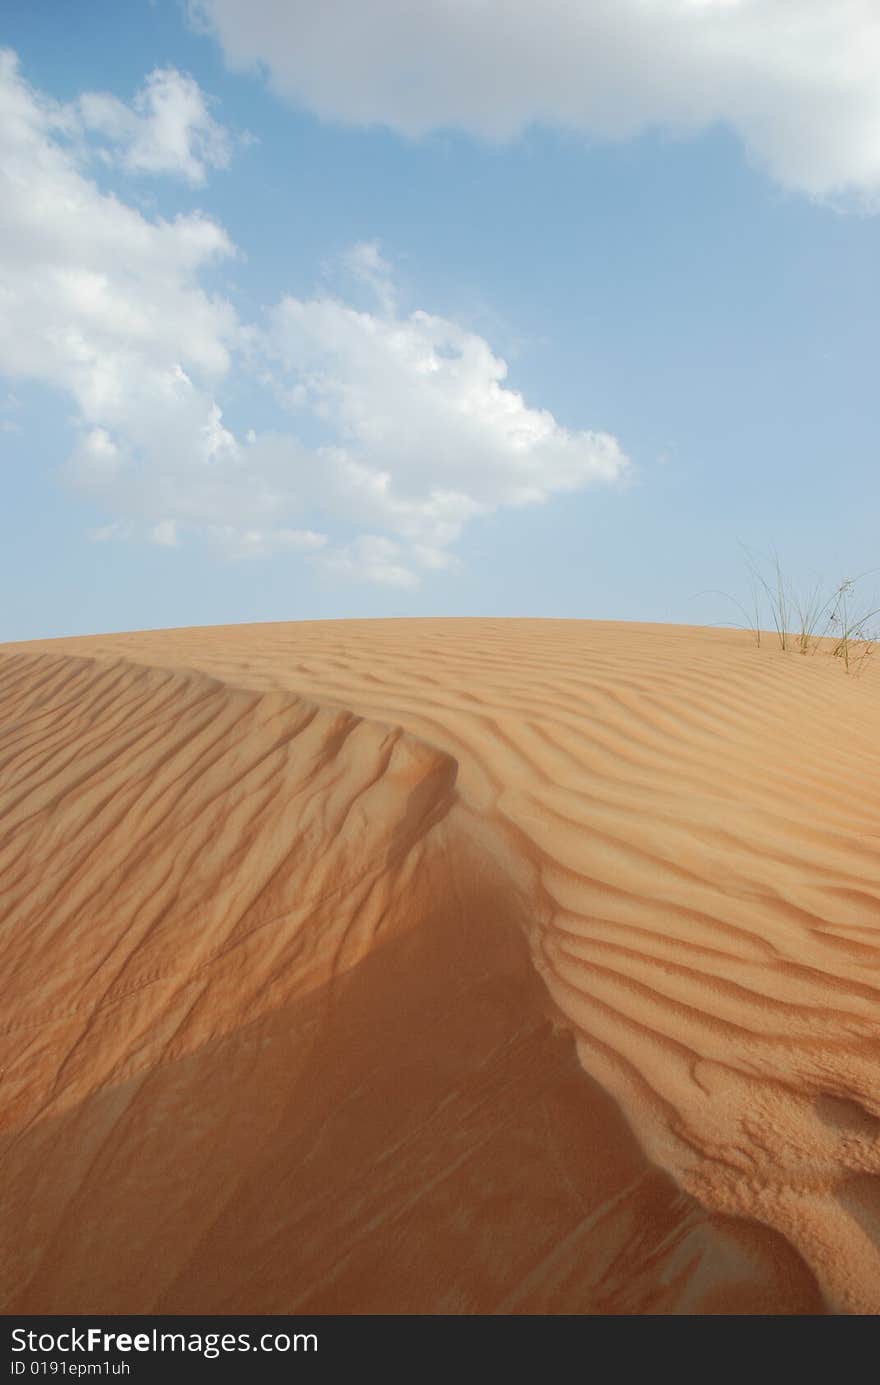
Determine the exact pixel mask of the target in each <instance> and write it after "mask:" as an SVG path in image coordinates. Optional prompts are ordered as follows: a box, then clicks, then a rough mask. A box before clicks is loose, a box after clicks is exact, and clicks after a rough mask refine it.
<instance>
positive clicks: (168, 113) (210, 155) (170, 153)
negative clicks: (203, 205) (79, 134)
mask: <svg viewBox="0 0 880 1385" xmlns="http://www.w3.org/2000/svg"><path fill="white" fill-rule="evenodd" d="M76 104H77V110H78V112H79V115H80V118H81V120H82V123H83V125H84V126H85V128H86V130H88V131H89V132H90V133H92V134H99V135H103V136H104V138H105V139H107V140H109V141H110V143H111V144H112V145H114V146H116V147H117V150H118V157H119V161H120V162H121V164H122V166H123V167H124V168H126V169H127V170H128V171H129V172H133V173H134V172H136V173H170V174H176V175H178V176H179V177H182V178H185V179H186V181H187V182H189V183H192V184H196V185H201V184H202V183H204V181H205V170H206V168H225V167H226V166H227V165H228V163H229V158H230V140H229V136H228V134H227V132H226V130H225V129H224V128H223V126H222V125H220V124H218V122H217V121H216V120H215V119H214V117H213V116H212V115H211V114H210V112H209V111H208V108H207V105H206V103H205V98H204V95H203V94H202V91H201V89H200V88H199V85H198V83H197V82H196V81H194V80H193V78H192V77H189V76H187V75H186V74H185V73H182V72H178V71H177V70H176V68H173V67H171V68H156V69H155V71H153V72H151V73H150V75H149V76H148V77H147V79H146V81H145V83H144V85H143V87H142V88H141V89H140V91H139V92H138V93H137V95H136V96H135V98H134V105H133V107H130V106H126V105H125V104H124V102H122V101H120V100H119V99H118V98H117V97H115V96H111V95H109V94H108V93H106V92H85V93H84V94H83V95H82V96H80V98H79V100H78V102H77V103H76Z"/></svg>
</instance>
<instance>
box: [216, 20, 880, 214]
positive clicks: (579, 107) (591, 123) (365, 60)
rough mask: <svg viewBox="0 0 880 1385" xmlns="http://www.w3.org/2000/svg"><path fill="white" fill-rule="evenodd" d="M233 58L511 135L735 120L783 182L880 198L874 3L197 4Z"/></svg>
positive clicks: (274, 79)
mask: <svg viewBox="0 0 880 1385" xmlns="http://www.w3.org/2000/svg"><path fill="white" fill-rule="evenodd" d="M189 7H190V13H191V15H192V16H193V18H194V20H195V21H196V22H197V24H198V25H199V26H200V27H203V28H206V29H208V30H210V31H213V32H214V33H215V34H216V35H217V37H218V38H219V40H220V43H221V44H222V46H223V50H224V53H225V55H226V58H227V60H228V61H229V62H230V64H232V65H233V66H236V67H248V66H251V65H254V64H259V65H261V66H262V67H264V68H265V69H266V71H267V72H268V75H269V78H270V81H271V83H272V85H273V87H274V88H275V89H276V90H277V91H278V92H279V93H281V94H283V95H285V96H287V97H288V98H290V99H291V100H293V101H295V102H297V103H300V104H302V105H304V106H306V107H308V108H309V109H310V110H312V111H315V112H316V113H317V114H319V115H320V116H322V117H324V118H328V119H337V120H343V121H349V122H354V123H358V124H361V123H373V122H378V123H381V124H385V125H388V126H390V127H391V128H392V129H394V130H397V131H399V132H401V133H403V134H406V135H413V136H417V135H421V134H424V133H425V132H426V131H429V130H432V129H437V128H441V127H458V128H463V129H465V130H469V131H472V132H474V133H476V134H478V135H482V136H486V137H488V138H492V139H507V138H510V137H511V136H513V135H515V134H517V133H518V132H519V131H520V130H522V129H523V128H524V127H525V126H526V125H528V124H529V123H531V122H534V121H542V122H549V123H553V124H557V125H560V126H564V127H568V128H573V129H579V130H583V131H586V132H589V133H590V134H592V135H596V136H599V137H600V138H629V137H630V136H632V135H635V134H637V133H638V132H640V131H643V130H646V129H648V128H650V127H657V126H659V127H664V128H667V129H670V130H672V131H676V132H679V133H690V132H694V131H697V130H700V129H705V128H706V127H708V126H711V125H713V124H715V123H717V122H723V123H725V124H726V125H728V126H730V127H731V128H732V129H734V130H736V131H737V132H738V134H739V135H740V137H741V138H742V139H743V141H744V142H745V144H746V146H747V148H748V150H749V151H750V153H751V155H752V156H753V157H755V158H756V159H757V160H758V161H760V162H761V163H762V164H763V165H765V166H766V167H767V168H768V169H769V170H770V172H771V173H772V174H773V175H774V176H775V177H776V178H778V179H779V180H780V181H781V182H783V183H784V184H786V185H788V186H790V187H792V188H796V189H800V190H801V191H804V192H807V193H809V194H812V195H814V196H822V197H825V196H830V195H834V194H837V193H842V192H855V193H858V194H861V195H862V196H864V197H867V198H870V199H875V198H877V197H878V195H880V80H878V76H877V74H878V72H880V6H878V4H877V0H589V3H585V0H547V3H544V4H540V5H539V4H536V3H535V0H443V3H438V4H432V5H416V4H405V3H401V0H370V3H369V4H365V3H364V0H335V3H334V4H332V5H329V4H327V3H325V0H190V6H189Z"/></svg>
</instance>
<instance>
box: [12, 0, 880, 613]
mask: <svg viewBox="0 0 880 1385" xmlns="http://www.w3.org/2000/svg"><path fill="white" fill-rule="evenodd" d="M539 16H540V20H539ZM0 48H2V49H3V50H4V55H3V61H2V64H0V177H2V180H3V185H2V188H0V304H2V311H0V480H2V485H3V492H4V500H3V504H2V509H0V524H2V547H0V562H2V564H3V588H4V591H5V592H6V600H5V601H4V602H3V603H2V605H0V610H2V619H0V640H14V639H27V638H32V637H39V636H51V635H63V634H75V633H87V632H92V631H106V630H122V629H139V628H154V627H160V626H175V625H178V626H179V625H193V624H210V623H223V622H237V621H257V620H281V619H291V620H297V619H310V618H322V617H344V616H408V615H543V616H582V617H593V618H600V619H630V620H656V621H682V622H693V623H710V622H713V621H720V620H725V619H730V618H736V612H735V611H732V610H731V609H730V608H728V607H726V606H725V604H724V603H723V601H721V600H720V599H719V598H717V597H707V596H705V595H703V596H698V595H697V593H700V592H701V591H705V589H706V588H724V589H725V590H727V591H731V592H733V593H734V594H736V595H738V596H740V597H745V596H746V594H747V591H748V578H747V573H746V571H745V567H744V563H743V558H742V554H741V551H740V548H739V547H738V545H739V544H740V543H745V544H749V545H752V546H753V547H755V548H757V549H759V550H764V551H768V550H769V549H770V548H771V547H775V548H776V549H777V550H778V552H779V554H780V557H781V559H782V560H783V562H784V563H785V566H786V568H787V569H788V571H789V572H790V574H791V575H792V578H793V579H794V580H795V581H797V582H802V583H803V584H805V585H808V584H809V583H810V582H811V581H812V580H813V578H814V577H816V576H824V577H825V578H826V579H827V580H828V581H829V583H831V582H834V581H836V580H838V579H841V578H843V577H845V576H848V575H852V574H853V573H855V572H859V571H863V570H865V569H871V568H874V567H876V566H878V565H880V551H878V539H877V514H878V498H880V497H878V484H877V474H878V408H877V402H876V396H877V389H876V384H875V376H876V372H877V323H878V322H880V276H878V273H877V265H878V258H880V256H878V252H880V215H878V212H880V196H878V194H880V79H878V77H877V72H878V71H880V14H878V11H877V9H876V6H874V5H873V4H872V3H867V2H866V3H862V0H841V3H835V4H831V2H830V0H797V4H795V3H794V0H615V4H614V5H611V4H609V3H606V2H605V0H597V3H596V4H595V5H594V6H593V7H589V6H587V7H585V6H584V5H583V4H580V3H576V2H575V0H558V2H557V4H556V5H555V6H553V7H549V8H548V7H546V6H538V5H536V4H534V3H526V0H505V3H502V0H445V3H442V4H437V5H433V6H431V7H421V6H419V5H408V6H403V7H401V6H400V4H399V3H397V0H357V3H355V0H333V3H330V0H320V3H319V0H294V3H285V4H282V3H281V0H248V3H247V4H245V3H243V2H242V0H199V3H198V5H190V6H187V5H185V4H182V3H178V0H155V3H151V2H150V0H131V3H129V4H127V5H125V6H120V5H118V4H115V3H114V4H111V3H106V2H105V3H97V2H93V3H91V4H89V5H83V6H60V5H58V4H57V3H55V0H32V3H30V4H29V5H26V6H25V5H21V6H16V7H11V6H7V7H5V11H4V14H3V17H2V21H0Z"/></svg>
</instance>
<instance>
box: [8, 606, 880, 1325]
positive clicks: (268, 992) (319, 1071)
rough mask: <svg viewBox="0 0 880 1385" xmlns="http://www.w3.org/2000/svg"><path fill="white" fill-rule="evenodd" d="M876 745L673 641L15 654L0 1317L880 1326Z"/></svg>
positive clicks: (817, 676) (856, 727) (623, 630)
mask: <svg viewBox="0 0 880 1385" xmlns="http://www.w3.org/2000/svg"><path fill="white" fill-rule="evenodd" d="M878 733H880V673H878V671H877V669H875V668H872V667H871V665H870V661H869V663H868V665H867V666H866V667H865V669H864V672H863V674H862V675H861V676H859V677H858V678H853V677H846V676H845V674H844V672H843V670H842V668H841V667H840V665H839V661H837V660H834V659H832V658H830V657H826V656H825V655H816V656H815V657H812V658H802V657H800V656H798V655H797V654H786V655H784V654H782V653H781V652H779V651H778V650H776V649H774V648H773V646H772V645H771V644H770V643H769V642H766V643H765V645H764V646H763V647H762V648H761V649H756V648H755V647H754V646H753V645H751V644H750V643H749V642H748V640H747V638H746V637H745V636H743V635H741V634H738V633H732V632H722V631H711V630H694V629H688V628H685V627H661V626H637V625H614V624H604V623H598V622H575V621H529V620H521V621H519V620H518V621H503V620H497V621H492V620H486V621H482V620H460V621H456V620H420V621H360V622H359V621H352V622H309V623H303V624H288V625H255V626H240V627H223V628H210V629H201V630H179V631H156V632H143V633H138V634H130V635H113V636H104V637H94V638H88V639H79V640H55V641H48V642H42V643H39V642H34V643H31V644H29V645H18V646H5V647H4V649H3V650H2V651H0V891H2V900H3V920H2V925H0V974H2V987H3V989H2V994H3V997H4V1006H3V1012H4V1013H3V1026H2V1028H3V1034H2V1037H0V1046H2V1047H0V1067H2V1070H3V1071H2V1078H0V1083H2V1086H0V1090H2V1095H3V1101H2V1106H0V1118H2V1125H3V1133H2V1135H0V1139H2V1146H0V1157H2V1161H3V1174H2V1186H3V1198H4V1204H5V1205H4V1209H3V1216H2V1234H3V1236H4V1238H8V1247H7V1248H6V1250H5V1253H4V1254H3V1255H2V1256H0V1259H2V1262H3V1266H4V1268H3V1271H2V1273H3V1276H4V1278H3V1282H2V1285H0V1291H2V1303H3V1306H4V1307H5V1308H6V1309H7V1311H8V1310H9V1309H14V1310H16V1311H69V1312H88V1311H95V1310H96V1309H98V1308H101V1309H103V1310H105V1311H112V1310H116V1311H123V1310H129V1311H149V1310H150V1309H154V1308H155V1309H160V1310H166V1311H171V1312H185V1311H190V1310H191V1311H206V1312H213V1311H217V1312H221V1311H233V1310H239V1311H268V1312H283V1311H288V1310H303V1311H305V1310H311V1311H317V1312H330V1311H341V1312H370V1311H384V1312H418V1311H428V1312H473V1311H480V1312H486V1311H488V1312H493V1311H497V1312H628V1313H637V1312H692V1311H699V1312H762V1311H764V1312H815V1311H819V1310H820V1309H821V1306H822V1304H823V1303H824V1304H825V1305H827V1306H829V1307H830V1308H832V1309H833V1310H836V1311H845V1312H872V1313H874V1312H877V1311H880V1287H878V1286H880V1180H878V1174H880V1042H878V1030H880V1025H878V998H880V975H878V962H880V946H878V944H880V874H878V847H880V734H878Z"/></svg>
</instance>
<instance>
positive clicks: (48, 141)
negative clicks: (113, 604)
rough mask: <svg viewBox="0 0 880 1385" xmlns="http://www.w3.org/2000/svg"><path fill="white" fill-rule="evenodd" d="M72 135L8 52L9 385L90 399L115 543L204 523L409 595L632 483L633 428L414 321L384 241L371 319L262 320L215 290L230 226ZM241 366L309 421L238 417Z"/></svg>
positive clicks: (91, 480)
mask: <svg viewBox="0 0 880 1385" xmlns="http://www.w3.org/2000/svg"><path fill="white" fill-rule="evenodd" d="M71 129H72V127H71V125H70V121H69V112H68V109H67V108H62V107H60V106H58V105H56V104H54V103H52V102H51V101H50V100H48V99H47V98H45V97H44V96H42V95H40V94H39V93H37V92H35V91H33V90H32V89H31V88H30V87H29V86H28V85H27V83H26V82H25V81H24V80H23V78H22V77H21V75H20V73H19V71H18V68H17V64H16V61H15V58H14V55H12V54H10V53H8V52H7V53H0V304H2V311H0V373H3V374H6V375H7V376H8V377H10V379H12V380H14V379H17V378H18V379H25V378H31V379H36V380H40V381H43V382H44V383H47V384H49V385H51V386H54V387H55V388H57V389H58V390H60V391H63V393H64V394H65V395H66V396H67V397H68V398H70V399H72V400H73V402H74V405H75V409H76V418H77V422H78V436H77V441H76V443H75V446H74V447H73V449H72V451H71V454H70V456H69V457H68V458H67V459H66V462H65V464H64V467H63V474H64V476H65V478H66V480H67V482H68V483H69V484H71V485H73V486H75V487H77V488H78V489H79V490H80V491H82V492H85V493H86V494H88V495H90V496H91V497H92V498H93V499H94V501H95V502H96V504H98V505H100V506H101V507H102V508H103V509H104V510H105V511H106V512H107V518H108V520H109V521H110V522H109V523H106V524H104V525H102V526H100V527H99V528H97V529H95V530H93V531H92V537H93V538H94V539H95V541H96V542H101V541H107V540H110V539H114V540H115V539H124V538H126V537H127V536H129V535H140V536H141V537H142V538H146V539H147V540H148V541H150V542H152V543H154V544H156V545H158V546H160V547H167V548H172V547H176V546H177V545H178V544H180V543H183V542H185V541H186V539H187V536H188V534H189V533H190V532H192V531H196V532H198V533H199V534H201V536H202V537H203V539H204V540H205V541H207V542H208V543H209V544H211V545H212V546H213V547H215V548H216V549H217V550H218V551H221V552H223V553H225V554H226V555H227V556H229V557H232V558H236V559H240V558H248V557H260V556H263V557H265V556H268V555H271V554H278V553H298V554H301V555H303V556H304V557H306V558H308V559H309V560H310V561H313V562H316V563H319V564H322V565H324V567H325V568H326V569H327V570H328V571H332V572H335V573H337V574H340V575H342V576H346V575H347V576H360V577H361V578H363V579H366V580H369V581H374V582H378V583H382V584H386V585H393V586H397V587H407V586H413V585H415V584H417V582H418V581H419V579H420V576H421V575H422V574H424V573H427V572H439V571H442V570H444V569H449V568H452V567H454V566H455V556H454V553H453V552H452V549H453V548H454V545H455V543H456V541H457V540H458V538H459V537H460V535H461V532H462V529H463V527H464V526H465V525H466V524H467V522H468V521H469V520H471V519H473V518H474V517H475V516H478V515H481V514H487V513H489V512H491V511H493V510H495V509H497V508H498V507H499V506H522V505H529V504H535V503H541V502H542V501H544V500H546V499H548V498H549V497H551V496H553V495H556V494H560V493H564V492H570V491H575V490H579V489H581V488H583V487H585V486H588V485H590V484H592V483H607V482H613V481H615V480H616V479H618V478H619V477H621V476H622V475H624V474H625V472H626V469H627V459H626V457H625V456H624V454H623V452H622V450H621V448H620V446H619V445H618V443H617V441H616V440H615V439H614V438H613V437H611V436H609V435H608V434H605V433H601V432H591V431H586V430H570V429H567V428H565V427H563V426H562V425H561V424H560V423H558V422H557V420H556V419H555V418H554V417H553V415H552V414H550V413H549V412H548V411H547V410H543V409H539V408H535V407H533V406H531V405H530V404H528V403H527V402H526V401H525V400H524V398H523V397H522V395H521V394H520V392H519V391H517V390H516V389H514V388H512V387H511V385H510V384H509V383H508V382H507V366H506V364H505V362H504V361H503V360H502V359H501V358H500V357H498V356H497V355H496V354H495V353H494V352H493V351H492V349H491V347H490V346H489V344H488V342H486V341H485V340H484V339H483V338H482V337H480V336H478V335H477V334H475V333H473V332H470V331H467V330H466V329H464V328H463V327H461V326H459V325H458V324H456V323H455V322H452V321H450V320H448V319H446V318H444V317H441V316H438V315H435V314H431V313H428V312H425V311H422V310H417V311H411V312H405V311H403V310H402V309H401V308H400V307H399V305H398V300H397V294H396V292H395V286H394V277H393V271H392V266H391V264H390V263H389V262H388V261H387V260H386V259H385V257H384V256H383V255H382V253H381V250H380V247H379V246H378V244H376V243H375V242H369V241H365V242H360V243H358V244H356V245H355V246H353V247H352V249H351V250H350V251H348V252H347V253H346V255H345V256H344V257H343V268H344V269H346V270H347V271H348V272H349V274H352V273H353V274H354V275H355V276H356V277H357V279H358V280H359V281H360V283H361V285H362V286H363V287H365V288H366V290H367V291H368V293H370V294H371V295H372V306H371V308H370V310H364V309H355V308H354V307H352V306H350V305H349V304H347V303H346V302H344V301H342V300H340V299H338V298H334V297H330V296H326V295H324V296H321V297H315V298H312V299H307V298H304V299H297V298H292V297H287V298H284V299H282V300H281V301H280V302H278V303H277V304H276V305H275V306H274V307H273V308H271V309H270V310H268V311H267V313H266V316H265V318H264V319H263V320H262V321H261V322H260V323H256V324H242V323H241V322H240V321H239V319H238V317H237V315H236V313H235V311H234V309H233V308H232V306H231V305H230V304H229V303H228V302H227V301H226V300H224V299H222V298H218V297H215V296H211V295H210V294H208V293H207V292H206V291H205V290H204V289H203V288H202V287H201V285H200V281H199V276H200V273H201V271H202V270H203V269H205V268H206V267H209V266H211V265H213V264H215V263H217V262H218V261H220V260H223V259H224V258H225V259H229V258H230V257H232V256H233V255H234V253H235V247H234V246H233V245H232V244H231V242H230V241H229V239H228V237H227V235H226V233H225V232H224V231H223V229H222V228H221V227H220V226H218V225H217V224H216V223H215V222H213V221H211V220H210V219H209V218H207V217H204V216H200V215H197V214H192V215H186V216H179V217H177V218H176V219H174V220H173V221H166V220H162V219H161V218H157V219H154V220H150V219H148V218H147V217H145V216H144V215H142V214H141V213H140V212H139V211H137V210H135V209H133V208H132V207H130V206H128V205H126V204H125V203H124V202H123V201H122V200H120V198H119V197H118V196H115V195H112V194H110V193H107V192H103V191H101V190H100V189H99V188H98V187H97V186H96V184H95V183H94V182H93V181H91V180H90V179H89V178H88V177H87V176H86V174H85V172H84V170H83V160H82V153H81V151H80V150H79V149H78V148H76V147H75V144H72V143H71V141H70V138H69V136H70V132H71ZM233 361H234V362H235V363H236V365H237V366H238V367H239V368H241V369H245V368H251V369H252V368H253V367H254V366H256V375H257V376H258V377H259V378H267V379H269V380H270V381H272V382H273V387H274V389H275V391H276V394H277V397H278V398H280V399H281V400H282V402H283V403H284V404H285V405H286V407H287V408H288V410H289V411H290V420H291V423H290V429H289V430H286V429H285V430H284V431H277V432H266V431H263V432H260V431H258V430H256V429H253V428H248V429H247V431H246V432H245V434H244V437H243V438H239V437H237V436H236V435H235V433H234V432H233V431H232V430H231V429H230V428H229V427H228V425H227V424H226V422H225V421H224V417H223V412H222V407H221V403H220V402H219V399H220V397H221V396H222V390H223V387H224V381H225V379H226V377H227V375H228V374H229V371H230V367H231V364H232V363H233ZM303 414H307V415H308V416H309V419H310V428H311V431H312V432H313V433H314V431H315V428H316V427H317V430H318V432H319V434H321V440H320V441H318V442H317V443H315V442H312V443H311V444H310V445H308V446H307V445H306V444H305V443H303V442H302V441H301V439H300V437H298V436H297V420H298V419H300V418H301V417H302V415H303ZM325 531H329V532H325ZM331 533H332V537H331V536H330V534H331Z"/></svg>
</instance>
